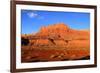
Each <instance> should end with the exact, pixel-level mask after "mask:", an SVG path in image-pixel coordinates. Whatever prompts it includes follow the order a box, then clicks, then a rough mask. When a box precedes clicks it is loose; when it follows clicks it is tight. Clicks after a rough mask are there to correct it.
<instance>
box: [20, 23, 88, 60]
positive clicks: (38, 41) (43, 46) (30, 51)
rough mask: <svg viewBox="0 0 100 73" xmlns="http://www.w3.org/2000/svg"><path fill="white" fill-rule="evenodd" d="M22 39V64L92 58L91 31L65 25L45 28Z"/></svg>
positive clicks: (23, 36) (60, 24)
mask: <svg viewBox="0 0 100 73" xmlns="http://www.w3.org/2000/svg"><path fill="white" fill-rule="evenodd" d="M21 38H22V39H21V40H22V62H39V61H62V60H78V59H79V60H81V59H82V60H83V59H89V57H90V31H89V30H76V29H73V28H70V27H69V26H68V25H67V24H64V23H57V24H51V25H48V26H43V27H41V28H40V30H39V31H38V32H37V33H35V34H27V35H22V36H21ZM26 40H27V41H26ZM27 57H28V58H27Z"/></svg>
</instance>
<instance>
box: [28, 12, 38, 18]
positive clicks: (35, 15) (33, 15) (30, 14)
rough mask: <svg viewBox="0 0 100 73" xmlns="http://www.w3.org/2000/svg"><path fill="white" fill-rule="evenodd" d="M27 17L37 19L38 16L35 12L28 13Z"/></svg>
mask: <svg viewBox="0 0 100 73" xmlns="http://www.w3.org/2000/svg"><path fill="white" fill-rule="evenodd" d="M27 15H28V16H29V17H30V18H34V17H37V16H38V14H37V13H35V12H29V13H27Z"/></svg>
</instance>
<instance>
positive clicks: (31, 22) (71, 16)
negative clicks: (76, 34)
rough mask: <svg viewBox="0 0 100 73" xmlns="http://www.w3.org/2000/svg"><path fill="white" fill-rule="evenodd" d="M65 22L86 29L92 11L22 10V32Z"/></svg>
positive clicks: (71, 26)
mask: <svg viewBox="0 0 100 73" xmlns="http://www.w3.org/2000/svg"><path fill="white" fill-rule="evenodd" d="M56 23H65V24H67V25H68V26H69V27H70V28H73V29H78V30H84V29H89V28H90V13H82V12H56V11H39V10H21V28H22V29H21V30H22V31H21V33H22V34H30V33H36V32H38V31H39V29H40V28H41V27H42V26H48V25H50V24H56Z"/></svg>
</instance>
